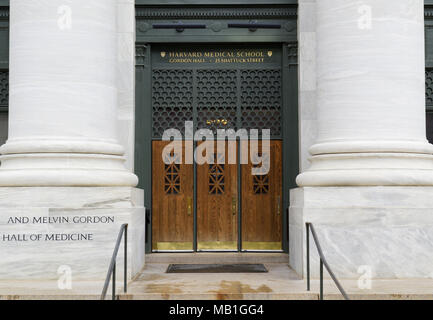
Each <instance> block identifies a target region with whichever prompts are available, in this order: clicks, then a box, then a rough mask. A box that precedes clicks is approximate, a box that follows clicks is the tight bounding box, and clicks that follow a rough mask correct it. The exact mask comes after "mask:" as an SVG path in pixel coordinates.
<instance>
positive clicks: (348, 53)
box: [297, 0, 433, 186]
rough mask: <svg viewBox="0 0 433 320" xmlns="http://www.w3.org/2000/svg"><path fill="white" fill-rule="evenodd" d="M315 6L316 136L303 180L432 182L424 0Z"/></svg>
mask: <svg viewBox="0 0 433 320" xmlns="http://www.w3.org/2000/svg"><path fill="white" fill-rule="evenodd" d="M316 6H317V16H316V18H317V108H318V114H317V119H318V139H317V142H316V144H314V145H313V146H312V147H311V149H310V153H311V154H312V158H311V167H310V168H309V170H307V171H306V172H304V173H302V174H301V175H300V176H299V177H298V179H297V182H298V185H299V186H376V185H382V186H409V185H410V186H427V185H433V155H432V153H433V146H432V145H430V144H429V143H428V142H427V140H426V128H425V79H424V74H425V70H424V1H422V0H393V1H392V3H390V1H389V0H364V1H356V0H320V1H317V4H316Z"/></svg>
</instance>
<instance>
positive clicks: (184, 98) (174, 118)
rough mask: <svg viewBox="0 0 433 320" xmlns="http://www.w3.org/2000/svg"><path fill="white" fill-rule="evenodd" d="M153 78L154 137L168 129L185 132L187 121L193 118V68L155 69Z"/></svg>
mask: <svg viewBox="0 0 433 320" xmlns="http://www.w3.org/2000/svg"><path fill="white" fill-rule="evenodd" d="M152 79H153V81H152V109H153V114H152V118H153V121H152V131H153V137H154V138H161V137H162V135H163V133H164V131H165V130H166V129H177V130H180V131H181V132H183V129H184V126H185V121H192V120H193V107H192V103H193V97H192V92H193V90H192V89H193V72H192V70H166V69H164V70H153V75H152Z"/></svg>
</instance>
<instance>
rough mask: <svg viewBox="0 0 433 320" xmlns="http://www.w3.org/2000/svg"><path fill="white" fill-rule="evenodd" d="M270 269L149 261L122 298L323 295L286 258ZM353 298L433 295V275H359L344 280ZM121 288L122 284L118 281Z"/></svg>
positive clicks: (331, 289) (328, 292)
mask: <svg viewBox="0 0 433 320" xmlns="http://www.w3.org/2000/svg"><path fill="white" fill-rule="evenodd" d="M264 265H265V267H266V269H268V270H269V272H268V273H253V274H247V273H236V274H229V273H214V274H209V273H207V274H203V273H194V274H171V273H166V270H167V267H168V264H164V263H162V264H158V263H150V264H147V265H146V267H145V268H144V269H143V271H142V272H141V274H140V275H138V277H137V278H136V279H135V280H134V281H132V282H131V283H130V284H129V287H128V293H127V294H119V299H121V300H161V299H163V300H318V299H319V280H317V279H315V280H312V281H311V291H306V281H305V280H303V279H301V278H299V276H298V275H297V274H296V273H295V272H294V271H293V270H292V269H290V267H289V266H288V265H287V264H286V263H273V264H272V263H271V264H269V263H264ZM341 284H342V286H343V288H344V289H345V290H346V291H347V294H348V295H349V297H350V298H351V299H352V300H365V299H366V300H413V299H420V300H432V299H433V294H432V291H431V288H433V279H405V280H404V279H402V280H373V282H372V287H371V289H360V288H359V287H358V280H357V279H354V280H345V279H342V280H341ZM119 288H120V287H119ZM324 292H325V299H326V300H334V299H338V300H341V299H343V297H342V295H341V294H340V293H339V291H338V289H337V287H336V286H335V284H334V283H333V281H332V280H325V281H324Z"/></svg>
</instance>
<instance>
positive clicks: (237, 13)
mask: <svg viewBox="0 0 433 320" xmlns="http://www.w3.org/2000/svg"><path fill="white" fill-rule="evenodd" d="M136 17H137V18H138V19H151V20H158V19H233V18H238V19H242V18H243V19H266V18H273V19H287V18H296V17H297V7H296V6H273V7H271V8H270V7H250V8H245V7H233V8H232V7H163V8H162V7H159V8H158V7H147V6H137V7H136Z"/></svg>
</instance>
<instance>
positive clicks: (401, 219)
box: [290, 187, 433, 279]
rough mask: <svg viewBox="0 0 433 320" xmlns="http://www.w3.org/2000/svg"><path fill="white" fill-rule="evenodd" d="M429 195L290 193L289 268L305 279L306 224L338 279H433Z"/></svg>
mask: <svg viewBox="0 0 433 320" xmlns="http://www.w3.org/2000/svg"><path fill="white" fill-rule="evenodd" d="M432 193H433V187H311V188H310V187H307V188H298V189H295V190H292V191H291V197H290V198H291V206H290V263H291V266H292V267H293V268H294V269H295V270H296V271H297V272H298V273H299V274H300V275H303V276H305V272H306V264H305V262H306V238H305V237H306V231H305V223H306V222H311V223H313V224H314V226H315V229H316V231H317V234H318V237H319V241H320V244H321V247H322V249H323V252H324V254H325V257H326V259H327V260H328V262H329V264H330V266H331V267H332V269H333V271H334V272H335V273H336V275H337V277H338V278H341V279H345V278H347V279H358V278H360V277H361V276H362V275H366V272H368V273H369V272H371V278H373V279H374V278H380V279H385V278H390V279H395V278H400V279H402V278H431V277H433V255H432V254H431V253H432V252H433V209H432V208H433V198H432V197H431V194H432ZM310 239H311V240H310V252H311V258H312V261H311V267H312V275H313V277H315V278H317V277H318V276H319V272H318V268H319V261H318V255H317V249H316V247H315V245H314V243H313V240H312V238H310ZM325 275H326V276H328V274H327V272H325ZM369 275H370V274H367V276H369Z"/></svg>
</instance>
